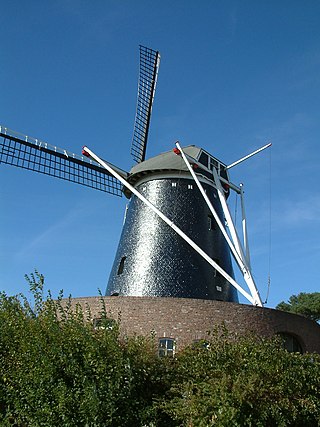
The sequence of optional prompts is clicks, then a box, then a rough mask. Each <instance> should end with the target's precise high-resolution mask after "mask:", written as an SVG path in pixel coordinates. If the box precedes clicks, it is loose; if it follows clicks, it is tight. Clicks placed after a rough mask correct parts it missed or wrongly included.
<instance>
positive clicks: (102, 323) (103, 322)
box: [93, 317, 117, 330]
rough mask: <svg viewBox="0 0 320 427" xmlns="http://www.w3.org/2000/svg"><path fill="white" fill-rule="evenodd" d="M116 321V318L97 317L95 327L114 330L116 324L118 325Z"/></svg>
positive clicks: (94, 320)
mask: <svg viewBox="0 0 320 427" xmlns="http://www.w3.org/2000/svg"><path fill="white" fill-rule="evenodd" d="M116 323H117V322H116V321H115V320H114V319H108V318H106V319H102V318H100V317H99V318H95V319H93V328H94V329H96V330H97V329H109V330H112V329H113V328H114V327H115V325H116Z"/></svg>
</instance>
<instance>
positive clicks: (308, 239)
mask: <svg viewBox="0 0 320 427" xmlns="http://www.w3.org/2000/svg"><path fill="white" fill-rule="evenodd" d="M0 6H1V18H2V19H1V26H0V54H1V67H0V84H1V91H0V99H1V102H0V123H1V124H3V125H5V126H7V127H9V128H11V129H13V130H15V131H18V132H22V133H25V134H28V135H30V136H34V137H37V138H39V139H42V140H44V141H47V142H48V143H49V144H52V145H57V146H59V147H62V148H66V149H68V150H69V151H73V152H75V153H80V151H81V147H82V146H83V145H88V146H89V148H91V149H92V150H93V151H95V152H96V153H97V154H99V155H101V156H102V157H103V158H106V159H107V160H109V161H110V162H112V163H114V164H116V165H118V166H120V167H122V168H123V169H126V170H128V169H130V167H131V166H132V164H133V161H132V159H131V157H130V145H131V137H132V129H133V121H134V114H135V105H136V90H137V75H138V60H139V58H138V45H139V44H143V45H146V46H149V47H152V48H154V49H157V50H159V51H160V52H161V66H160V74H159V79H158V87H157V93H156V99H155V103H154V108H153V116H152V123H151V131H150V138H149V145H148V153H147V155H148V156H152V155H156V154H158V153H160V152H163V151H166V150H169V149H171V148H172V147H173V143H174V141H175V140H177V139H178V140H180V142H181V144H182V145H188V144H196V145H199V146H202V147H203V148H205V149H206V150H208V151H209V152H210V153H212V154H213V155H215V156H216V157H218V158H220V159H221V160H222V161H224V162H226V163H231V162H233V161H234V160H237V159H238V158H240V157H242V156H243V155H245V154H247V153H249V152H251V151H253V150H254V149H256V148H258V147H260V146H262V145H264V144H265V143H267V142H268V141H272V143H273V147H272V150H271V153H270V152H264V153H263V154H261V155H259V156H257V157H255V158H253V159H251V160H249V161H247V162H245V163H243V164H242V165H240V166H237V167H236V168H235V169H232V170H231V178H232V181H233V182H235V183H237V184H238V183H240V182H243V183H244V184H245V190H246V193H245V195H246V209H247V215H248V226H249V239H250V246H251V257H252V266H253V273H254V276H255V278H256V281H257V283H258V286H259V290H260V292H261V296H262V298H263V299H265V297H266V292H267V282H268V274H269V258H270V257H271V270H270V273H271V288H270V295H269V300H268V304H267V306H269V307H274V306H275V305H276V304H277V303H278V302H280V301H281V300H287V299H288V298H289V297H290V295H292V294H294V293H299V292H301V291H304V292H315V291H319V289H320V286H319V264H320V250H319V249H320V240H319V236H320V195H319V187H318V181H319V162H320V149H319V138H320V120H319V119H320V108H319V107H320V102H319V101H320V96H319V95H320V25H319V22H320V3H319V2H318V1H313V0H309V1H307V2H302V1H294V0H291V1H285V0H283V1H214V0H212V1H208V0H202V1H198V2H191V1H167V0H162V1H161V2H159V1H152V0H149V1H143V0H135V1H131V0H130V1H129V0H128V1H121V0H117V1H111V0H105V1H98V0H97V1H89V0H56V1H40V0H39V1H35V0H29V1H22V0H20V1H17V0H0ZM270 169H271V178H270ZM270 187H271V198H270ZM125 204H126V199H125V198H122V199H119V198H116V197H113V196H110V195H108V194H104V193H100V192H98V191H94V190H91V189H87V188H85V187H82V186H79V185H75V184H71V183H68V182H65V181H61V180H58V179H55V178H50V177H46V176H43V175H40V174H36V173H32V172H29V171H24V170H21V169H18V168H14V167H12V166H7V165H0V208H1V209H0V236H1V238H0V262H1V265H0V288H1V289H2V290H5V291H6V292H7V293H8V294H14V293H17V292H24V293H26V292H27V283H26V282H25V280H24V274H25V273H31V272H32V271H33V270H34V268H37V269H38V270H39V271H40V272H41V273H43V274H44V276H45V278H46V286H47V288H48V289H50V290H51V291H52V293H53V295H57V293H58V291H59V290H60V289H63V290H64V293H65V295H68V294H72V296H85V295H96V294H97V289H98V288H100V289H101V290H102V291H103V292H104V290H105V286H106V283H107V279H108V275H109V272H110V269H111V266H112V262H113V257H114V254H115V251H116V248H117V244H118V241H119V237H120V232H121V228H122V221H123V214H124V209H125ZM270 205H271V217H272V221H271V231H272V233H271V252H270V249H269V240H270V234H269V224H270V223H269V216H270ZM231 206H232V209H233V210H234V201H231ZM239 220H240V218H238V221H239Z"/></svg>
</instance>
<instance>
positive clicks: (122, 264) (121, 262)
mask: <svg viewBox="0 0 320 427" xmlns="http://www.w3.org/2000/svg"><path fill="white" fill-rule="evenodd" d="M126 258H127V257H126V256H123V257H122V258H121V261H120V264H119V267H118V272H117V274H118V276H119V275H120V274H122V273H123V269H124V262H125V260H126Z"/></svg>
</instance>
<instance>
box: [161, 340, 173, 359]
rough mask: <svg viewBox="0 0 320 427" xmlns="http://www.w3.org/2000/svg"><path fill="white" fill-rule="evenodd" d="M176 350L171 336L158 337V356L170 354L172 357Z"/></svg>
mask: <svg viewBox="0 0 320 427" xmlns="http://www.w3.org/2000/svg"><path fill="white" fill-rule="evenodd" d="M175 350H176V342H175V340H174V339H173V338H160V339H159V347H158V355H159V357H164V356H171V357H173V356H174V354H175Z"/></svg>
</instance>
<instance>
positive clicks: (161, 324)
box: [72, 296, 320, 353]
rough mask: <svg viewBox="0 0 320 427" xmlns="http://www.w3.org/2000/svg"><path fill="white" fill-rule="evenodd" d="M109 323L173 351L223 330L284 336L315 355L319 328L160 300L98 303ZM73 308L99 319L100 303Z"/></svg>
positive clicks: (215, 305) (214, 305) (226, 307)
mask: <svg viewBox="0 0 320 427" xmlns="http://www.w3.org/2000/svg"><path fill="white" fill-rule="evenodd" d="M103 299H104V301H105V304H106V307H107V311H108V312H109V313H110V317H113V318H115V319H118V318H120V319H121V324H120V325H121V326H120V328H121V332H122V333H123V334H126V335H132V334H138V335H149V334H150V333H151V332H154V333H155V334H156V337H157V338H162V337H167V338H174V339H175V341H176V346H177V347H176V348H177V350H179V349H181V348H183V347H184V346H186V345H188V344H191V343H192V342H193V341H194V340H199V339H206V338H207V337H208V331H210V330H213V328H214V327H215V326H219V325H221V324H223V323H224V324H225V325H226V327H227V329H228V330H229V331H230V332H236V333H239V334H245V333H248V332H254V333H256V334H258V335H261V336H268V337H269V336H273V335H274V334H276V333H280V332H282V333H288V334H291V335H293V336H294V337H296V338H297V339H298V341H299V343H300V344H301V347H302V349H303V351H307V352H317V353H320V325H319V324H318V323H316V322H314V321H312V320H310V319H307V318H305V317H303V316H300V315H296V314H291V313H286V312H283V311H279V310H275V309H270V308H261V307H254V306H251V305H245V304H237V303H232V302H224V301H212V300H201V299H189V298H168V297H167V298H160V297H120V296H112V297H103ZM72 301H73V304H77V303H79V304H81V306H82V307H83V309H84V310H85V309H86V306H87V305H89V306H90V309H91V314H92V318H99V313H100V312H101V297H84V298H74V299H73V300H72Z"/></svg>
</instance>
